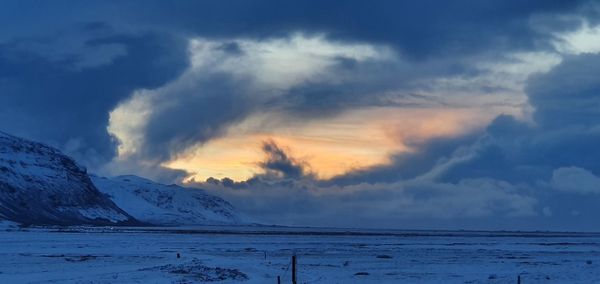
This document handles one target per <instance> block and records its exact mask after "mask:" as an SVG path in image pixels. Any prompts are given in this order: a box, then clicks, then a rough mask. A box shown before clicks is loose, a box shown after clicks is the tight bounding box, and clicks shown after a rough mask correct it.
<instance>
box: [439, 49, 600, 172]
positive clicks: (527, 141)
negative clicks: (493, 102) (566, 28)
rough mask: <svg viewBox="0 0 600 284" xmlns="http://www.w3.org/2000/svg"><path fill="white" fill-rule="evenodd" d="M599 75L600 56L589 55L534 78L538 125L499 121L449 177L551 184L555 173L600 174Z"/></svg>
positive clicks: (532, 97) (532, 89)
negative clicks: (572, 169)
mask: <svg viewBox="0 0 600 284" xmlns="http://www.w3.org/2000/svg"><path fill="white" fill-rule="evenodd" d="M598 72H600V56H599V55H591V54H584V55H579V56H574V57H570V58H566V59H565V60H564V62H563V63H561V64H560V65H559V66H557V67H556V68H554V69H553V70H551V71H550V72H548V73H545V74H542V75H538V76H534V77H533V78H531V79H530V80H529V82H528V88H527V93H528V96H529V100H530V103H531V104H532V106H533V107H534V108H535V113H534V121H535V125H533V126H528V125H524V124H523V123H522V122H518V121H516V120H515V119H513V118H511V117H508V116H503V117H499V118H498V119H496V120H495V121H494V122H493V123H492V124H491V125H490V126H489V127H488V131H487V135H486V136H484V137H482V138H481V139H480V140H479V141H478V142H477V144H476V146H475V147H474V149H475V150H474V151H476V155H475V157H474V158H473V159H470V160H469V161H466V162H464V163H462V164H460V165H458V166H456V167H454V168H453V169H451V170H450V171H449V172H447V173H446V175H445V176H446V178H448V179H454V180H457V179H461V178H464V177H467V176H468V177H473V176H488V177H494V178H499V179H505V180H511V181H521V182H522V181H531V180H534V179H536V178H539V179H546V180H547V179H548V178H550V177H551V175H552V172H553V171H554V170H555V169H557V168H560V167H570V166H575V167H580V168H583V169H586V170H588V171H590V172H592V173H593V174H596V175H598V174H600V166H599V165H598V162H597V161H598V159H600V148H599V147H598V146H597V145H598V141H600V131H599V130H600V82H599V81H598V80H597V79H596V78H595V76H594V74H597V73H598Z"/></svg>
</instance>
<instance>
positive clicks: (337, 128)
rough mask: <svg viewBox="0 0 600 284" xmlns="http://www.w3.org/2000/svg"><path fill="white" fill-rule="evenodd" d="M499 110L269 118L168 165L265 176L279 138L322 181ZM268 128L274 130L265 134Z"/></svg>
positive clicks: (483, 120)
mask: <svg viewBox="0 0 600 284" xmlns="http://www.w3.org/2000/svg"><path fill="white" fill-rule="evenodd" d="M496 114H497V112H496V111H483V110H473V109H439V108H415V109H405V108H393V107H372V108H364V109H359V110H354V111H350V112H347V113H345V114H342V115H340V116H338V117H335V118H329V119H322V120H321V119H317V120H313V121H310V122H308V123H307V122H303V123H289V121H287V122H286V123H281V124H280V125H275V126H273V125H269V127H265V121H269V120H270V115H269V114H263V115H261V116H256V117H253V118H252V119H249V120H248V121H246V122H245V123H242V124H240V125H238V126H236V127H233V128H232V129H231V130H230V131H229V134H228V135H225V136H224V137H222V138H219V139H215V140H212V141H210V142H208V143H206V144H203V145H198V146H197V147H195V148H193V149H191V150H190V151H187V152H186V153H185V154H182V155H180V156H179V157H178V158H177V159H175V160H173V161H170V162H169V163H167V164H166V166H167V167H169V168H174V169H184V170H186V171H189V172H192V173H194V175H193V176H192V177H190V178H194V179H196V180H205V179H206V178H208V177H215V178H224V177H229V178H232V179H234V180H238V181H239V180H245V179H248V178H249V177H252V176H253V175H255V174H257V173H262V169H260V167H259V166H258V163H259V162H260V161H262V160H263V159H264V156H263V153H262V152H261V145H262V143H263V141H266V140H268V139H273V140H274V141H275V142H276V143H278V144H280V145H282V146H284V147H285V148H286V149H288V150H289V151H290V155H291V156H293V157H295V158H296V159H299V160H301V161H304V162H306V163H307V164H308V165H310V170H311V171H312V172H314V173H315V174H317V176H318V177H319V178H329V177H332V176H335V175H339V174H343V173H345V172H348V171H351V170H353V169H357V168H364V167H369V166H373V165H379V164H385V163H388V162H389V157H390V155H391V154H393V153H401V152H406V151H414V150H416V149H417V148H418V145H419V144H420V143H423V142H425V141H427V140H429V139H432V138H436V137H450V136H455V135H460V134H464V133H465V132H468V131H472V130H473V129H476V128H478V127H483V126H484V125H486V124H487V123H488V122H489V121H490V120H491V119H492V118H493V117H494V116H495V115H496ZM261 128H268V131H265V130H261Z"/></svg>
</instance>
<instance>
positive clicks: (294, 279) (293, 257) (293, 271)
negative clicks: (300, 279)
mask: <svg viewBox="0 0 600 284" xmlns="http://www.w3.org/2000/svg"><path fill="white" fill-rule="evenodd" d="M292 284H296V255H292Z"/></svg>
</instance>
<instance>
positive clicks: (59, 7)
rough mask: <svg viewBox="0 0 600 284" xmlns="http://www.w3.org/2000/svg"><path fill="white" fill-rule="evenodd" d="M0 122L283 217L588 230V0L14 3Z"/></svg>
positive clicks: (1, 50) (594, 193)
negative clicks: (205, 189) (204, 188)
mask: <svg viewBox="0 0 600 284" xmlns="http://www.w3.org/2000/svg"><path fill="white" fill-rule="evenodd" d="M0 6H1V9H0V128H1V129H2V130H3V131H7V132H11V133H14V134H17V135H21V136H25V137H29V138H32V139H36V140H40V141H42V142H45V143H48V144H51V145H53V146H56V147H59V148H61V149H62V150H63V151H65V152H67V153H68V154H70V155H72V156H74V157H75V158H76V159H77V160H78V161H79V162H80V163H82V164H84V165H86V166H87V167H89V169H90V170H91V171H94V172H99V173H102V174H124V173H137V174H140V175H143V176H145V177H149V178H153V179H157V180H161V181H168V182H186V183H188V184H193V185H198V186H202V187H206V188H209V189H212V190H214V192H215V193H217V194H221V195H223V196H224V197H226V198H228V199H229V200H231V201H232V202H233V203H234V204H235V205H236V206H238V207H239V208H241V209H242V210H244V211H246V212H247V213H250V214H252V215H254V216H257V217H258V218H260V219H263V220H266V221H268V222H273V223H281V224H293V225H339V226H386V227H419V228H441V227H443V228H489V229H494V228H523V229H577V230H579V229H585V230H594V229H597V228H596V227H595V226H596V225H595V223H594V219H593V217H594V216H595V215H597V213H599V212H598V210H597V209H595V202H598V201H600V194H599V190H598V189H597V188H598V186H599V185H600V183H599V180H600V168H599V167H598V164H597V162H596V161H598V159H599V158H600V152H599V151H598V150H597V146H596V144H597V141H599V138H600V136H599V135H600V123H599V119H600V101H599V100H600V96H599V95H600V94H598V92H599V91H600V84H599V83H598V80H597V78H596V76H595V74H597V73H598V72H599V71H600V70H599V69H600V67H599V66H600V54H599V52H600V45H599V44H598V43H599V42H600V22H599V20H600V17H599V15H598V12H599V11H600V10H599V4H598V3H597V2H596V1H527V2H523V1H477V2H473V1H452V2H450V1H448V2H440V1H419V2H418V3H416V2H407V1H377V2H375V3H373V2H366V1H339V2H338V1H327V2H323V1H291V2H281V1H268V0H263V1H252V2H249V1H232V2H228V3H217V2H209V1H178V2H176V3H165V2H163V1H114V2H113V1H108V2H106V1H87V2H78V3H72V2H66V1H65V2H62V1H54V2H43V3H40V2H34V1H31V2H30V1H7V2H4V3H2V4H0Z"/></svg>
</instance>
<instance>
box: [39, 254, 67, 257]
mask: <svg viewBox="0 0 600 284" xmlns="http://www.w3.org/2000/svg"><path fill="white" fill-rule="evenodd" d="M41 257H65V255H64V254H45V255H41Z"/></svg>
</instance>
